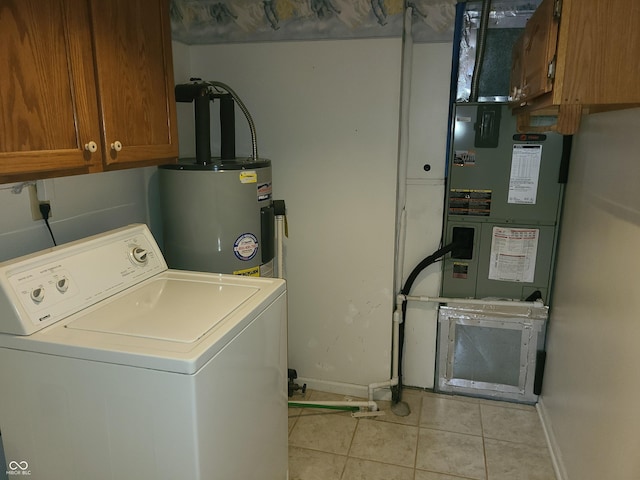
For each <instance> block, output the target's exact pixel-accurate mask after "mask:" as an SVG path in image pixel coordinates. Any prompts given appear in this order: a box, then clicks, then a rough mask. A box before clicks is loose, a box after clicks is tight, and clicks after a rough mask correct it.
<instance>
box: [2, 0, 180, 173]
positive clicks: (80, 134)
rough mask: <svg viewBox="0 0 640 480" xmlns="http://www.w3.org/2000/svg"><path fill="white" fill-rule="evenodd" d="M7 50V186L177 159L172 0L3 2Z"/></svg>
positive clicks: (4, 146)
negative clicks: (170, 8)
mask: <svg viewBox="0 0 640 480" xmlns="http://www.w3.org/2000/svg"><path fill="white" fill-rule="evenodd" d="M0 44H1V45H2V48H1V49H0V62H1V63H0V64H1V65H3V67H4V68H3V75H2V77H0V182H3V183H4V182H10V181H22V180H27V179H35V178H46V177H55V176H63V175H71V174H81V173H92V172H100V171H107V170H115V169H121V168H131V167H137V166H146V165H157V164H162V163H171V162H173V161H175V160H176V159H177V156H178V143H177V125H176V108H175V97H174V83H173V64H172V56H171V32H170V23H169V5H168V1H167V0H108V1H105V0H3V1H2V2H0Z"/></svg>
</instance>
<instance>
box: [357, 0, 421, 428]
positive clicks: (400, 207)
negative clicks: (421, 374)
mask: <svg viewBox="0 0 640 480" xmlns="http://www.w3.org/2000/svg"><path fill="white" fill-rule="evenodd" d="M412 15H413V6H412V5H407V6H406V8H405V11H404V22H403V32H402V67H401V86H400V88H401V90H400V125H399V132H398V135H399V142H398V169H397V176H398V179H397V186H396V233H395V236H396V243H395V258H394V291H396V292H397V291H400V288H401V287H402V267H403V264H404V255H405V235H406V215H407V213H406V203H407V165H408V163H409V112H410V109H409V106H410V103H409V102H410V98H411V64H412V53H413V37H412V34H411V25H412ZM401 322H402V314H401V312H400V310H399V309H398V307H397V306H396V308H395V310H394V312H393V330H392V331H393V333H392V335H393V343H392V366H391V378H390V379H389V380H386V381H383V382H378V383H371V384H369V386H368V395H369V401H373V395H374V392H375V391H376V390H378V389H380V388H389V387H391V388H395V387H397V386H398V384H399V382H400V374H399V367H398V365H399V355H400V354H399V352H400V323H401ZM391 410H392V412H393V413H395V414H396V415H401V416H406V415H408V414H409V406H408V405H407V404H406V403H404V402H395V403H394V404H393V405H392V407H391Z"/></svg>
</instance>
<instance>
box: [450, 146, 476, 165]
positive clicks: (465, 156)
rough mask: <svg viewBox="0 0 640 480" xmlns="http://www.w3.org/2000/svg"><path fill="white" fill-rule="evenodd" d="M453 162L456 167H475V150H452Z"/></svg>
mask: <svg viewBox="0 0 640 480" xmlns="http://www.w3.org/2000/svg"><path fill="white" fill-rule="evenodd" d="M453 164H454V165H455V166H456V167H475V166H476V151H475V150H456V151H454V152H453Z"/></svg>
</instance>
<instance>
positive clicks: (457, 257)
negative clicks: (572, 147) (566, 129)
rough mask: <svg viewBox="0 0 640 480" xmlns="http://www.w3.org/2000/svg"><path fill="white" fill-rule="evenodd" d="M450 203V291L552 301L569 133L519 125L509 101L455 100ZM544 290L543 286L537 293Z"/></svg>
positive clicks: (446, 290) (446, 279)
mask: <svg viewBox="0 0 640 480" xmlns="http://www.w3.org/2000/svg"><path fill="white" fill-rule="evenodd" d="M452 129H453V130H452V133H453V135H452V142H451V144H452V146H451V151H450V161H449V166H448V168H449V170H448V181H447V198H446V204H445V227H444V228H445V230H444V237H445V238H444V241H445V244H448V243H451V242H456V243H457V245H462V246H463V247H457V248H454V250H453V251H452V252H451V256H450V257H449V256H447V258H446V259H445V260H444V262H443V283H442V293H443V295H444V296H447V297H456V298H463V297H467V298H484V297H504V298H511V299H517V300H524V299H527V298H529V297H531V296H532V295H533V296H538V297H541V298H542V299H543V300H544V301H545V303H546V302H547V301H548V297H549V293H550V289H551V281H552V276H553V265H554V262H555V251H556V244H557V239H558V224H559V217H560V212H561V206H562V198H563V193H564V176H565V173H566V172H565V160H566V158H568V152H567V150H568V149H567V148H565V147H567V144H568V141H570V137H567V138H564V137H563V136H562V135H559V134H555V133H544V134H543V133H520V132H518V130H517V126H516V120H515V117H514V116H513V115H512V114H511V112H510V111H509V109H508V107H507V105H505V104H500V103H463V104H457V105H455V112H454V115H453V125H452ZM538 292H539V293H538Z"/></svg>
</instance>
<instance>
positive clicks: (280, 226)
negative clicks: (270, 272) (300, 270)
mask: <svg viewBox="0 0 640 480" xmlns="http://www.w3.org/2000/svg"><path fill="white" fill-rule="evenodd" d="M283 242H284V215H276V261H277V272H276V273H277V275H278V277H277V278H284V255H283V251H284V248H283Z"/></svg>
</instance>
